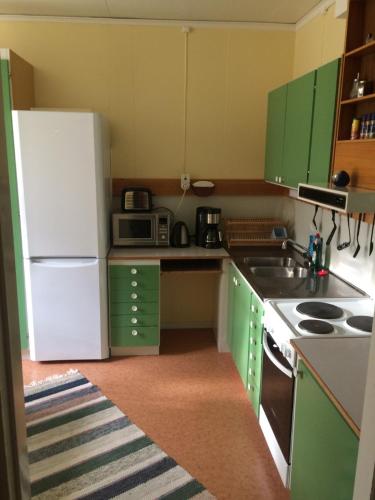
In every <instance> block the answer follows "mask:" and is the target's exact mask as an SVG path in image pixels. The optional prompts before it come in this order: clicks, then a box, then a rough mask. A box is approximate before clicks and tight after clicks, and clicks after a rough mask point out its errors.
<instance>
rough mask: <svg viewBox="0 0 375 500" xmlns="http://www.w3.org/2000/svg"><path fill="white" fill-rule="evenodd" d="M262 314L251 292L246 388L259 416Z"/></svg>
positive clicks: (262, 311)
mask: <svg viewBox="0 0 375 500" xmlns="http://www.w3.org/2000/svg"><path fill="white" fill-rule="evenodd" d="M263 315H264V308H263V304H262V302H261V301H260V300H259V299H258V297H257V296H256V295H255V294H254V293H252V295H251V306H250V334H249V362H248V372H247V387H246V389H247V394H248V397H249V399H250V401H251V404H252V405H253V408H254V411H255V413H256V415H257V416H259V404H260V389H261V380H262V364H263V344H262V342H263Z"/></svg>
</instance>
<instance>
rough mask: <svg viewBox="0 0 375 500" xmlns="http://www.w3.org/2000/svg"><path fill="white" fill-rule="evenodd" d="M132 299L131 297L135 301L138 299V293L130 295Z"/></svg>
mask: <svg viewBox="0 0 375 500" xmlns="http://www.w3.org/2000/svg"><path fill="white" fill-rule="evenodd" d="M130 297H131V298H132V299H133V300H135V299H138V295H137V294H136V293H132V294H131V295H130Z"/></svg>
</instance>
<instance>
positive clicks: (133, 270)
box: [130, 267, 138, 274]
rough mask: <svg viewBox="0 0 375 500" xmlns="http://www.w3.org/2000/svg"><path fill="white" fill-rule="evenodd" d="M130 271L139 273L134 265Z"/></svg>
mask: <svg viewBox="0 0 375 500" xmlns="http://www.w3.org/2000/svg"><path fill="white" fill-rule="evenodd" d="M130 272H131V273H132V274H137V273H138V271H137V270H136V268H135V267H133V268H132V269H130Z"/></svg>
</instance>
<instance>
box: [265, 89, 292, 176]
mask: <svg viewBox="0 0 375 500" xmlns="http://www.w3.org/2000/svg"><path fill="white" fill-rule="evenodd" d="M286 97H287V85H283V86H282V87H279V88H278V89H275V90H273V91H272V92H270V93H269V94H268V111H267V135H266V166H265V172H264V175H265V179H266V180H267V181H270V182H278V181H279V176H280V175H281V174H280V169H281V162H282V158H283V149H284V129H285V111H286Z"/></svg>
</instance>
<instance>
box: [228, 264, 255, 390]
mask: <svg viewBox="0 0 375 500" xmlns="http://www.w3.org/2000/svg"><path fill="white" fill-rule="evenodd" d="M236 279H237V282H236V286H235V290H234V303H233V331H232V355H233V361H234V362H235V364H236V366H237V370H238V372H239V374H240V377H241V379H242V382H243V385H244V386H245V387H246V384H247V367H248V361H249V326H250V303H251V292H250V290H249V287H248V285H247V282H246V280H245V279H244V278H243V277H242V275H241V274H239V273H238V274H237V276H236Z"/></svg>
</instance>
